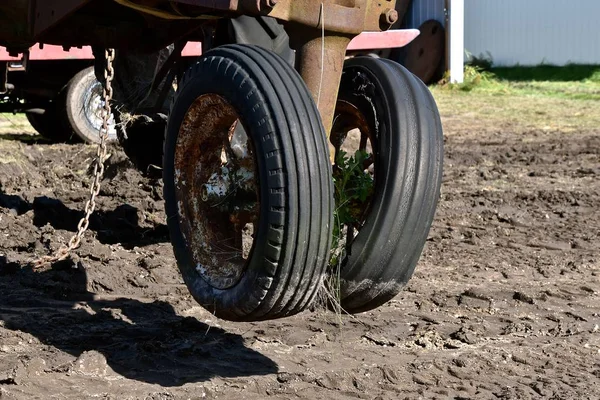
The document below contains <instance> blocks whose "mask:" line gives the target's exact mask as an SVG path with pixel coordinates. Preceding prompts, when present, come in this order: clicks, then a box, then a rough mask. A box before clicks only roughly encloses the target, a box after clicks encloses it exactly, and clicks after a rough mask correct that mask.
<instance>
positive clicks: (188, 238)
mask: <svg viewBox="0 0 600 400" xmlns="http://www.w3.org/2000/svg"><path fill="white" fill-rule="evenodd" d="M256 165H257V164H256V159H255V152H254V148H253V146H252V143H251V140H250V139H249V137H248V136H247V135H246V133H245V130H244V129H243V127H242V124H241V123H240V120H239V117H238V114H237V113H236V111H235V109H234V108H233V107H232V106H231V105H230V104H229V103H228V102H227V101H226V100H225V99H224V98H223V97H221V96H219V95H216V94H205V95H202V96H200V97H198V98H197V99H196V100H195V101H194V103H193V104H192V105H191V106H190V108H189V109H188V111H187V112H186V114H185V116H184V118H183V122H182V124H181V127H180V129H179V133H178V137H177V143H176V147H175V196H176V199H177V207H178V217H179V226H180V229H181V232H182V234H183V238H184V240H185V243H186V246H187V248H188V251H189V254H190V256H191V259H192V261H193V263H194V265H195V268H196V271H197V272H198V274H199V275H200V276H201V277H202V278H203V279H204V280H205V281H206V282H207V283H208V284H209V285H211V286H213V287H215V288H217V289H228V288H230V287H232V286H234V285H235V284H236V283H238V282H239V281H240V279H241V277H242V275H243V274H244V271H245V270H246V268H247V264H248V261H249V260H250V258H251V255H252V250H253V247H254V236H255V234H256V229H257V226H258V220H259V210H260V198H259V190H258V189H259V185H258V172H257V167H256Z"/></svg>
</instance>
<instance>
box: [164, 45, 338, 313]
mask: <svg viewBox="0 0 600 400" xmlns="http://www.w3.org/2000/svg"><path fill="white" fill-rule="evenodd" d="M208 93H214V94H218V95H220V96H222V97H223V98H225V99H226V100H227V101H228V102H229V103H230V104H231V105H232V106H233V108H234V109H235V110H236V112H237V114H238V116H239V118H240V120H241V122H242V124H243V125H244V128H245V130H246V133H247V134H248V136H249V137H250V139H251V140H252V143H253V145H254V152H255V155H256V158H257V167H256V168H257V173H258V177H259V182H260V185H259V186H260V189H259V191H260V217H259V221H258V229H257V231H255V237H254V246H253V250H252V252H251V255H250V257H249V261H248V263H247V267H246V269H245V272H244V273H243V275H242V277H241V278H240V280H239V281H238V282H237V284H235V285H234V286H232V287H230V288H229V289H216V288H215V287H213V286H211V285H209V284H208V283H207V281H206V280H205V279H204V278H202V277H201V275H200V274H199V273H198V272H196V269H195V268H196V266H195V265H194V262H193V261H192V257H191V255H190V250H189V248H188V244H187V243H186V240H185V239H184V237H183V234H182V232H181V228H180V220H179V218H180V217H179V213H178V200H179V199H178V198H177V195H176V177H175V165H174V162H175V161H174V160H175V145H176V142H177V137H178V132H179V128H180V126H181V124H182V121H183V118H184V115H185V114H186V112H187V110H188V108H189V106H190V104H192V103H193V102H194V101H195V100H196V99H197V98H198V97H199V96H201V95H203V94H208ZM327 149H328V146H327V143H326V139H325V134H324V129H323V126H322V123H321V120H320V116H319V113H318V110H317V108H316V106H315V104H314V101H313V100H312V96H311V94H310V92H309V91H308V89H307V88H306V85H305V84H304V82H303V81H302V79H301V78H300V76H299V75H298V73H297V72H296V71H295V70H294V69H293V68H292V67H291V66H289V65H288V64H287V63H286V62H285V61H284V60H283V59H282V58H281V57H279V56H278V55H276V54H274V53H272V52H270V51H268V50H265V49H262V48H259V47H256V46H248V45H228V46H222V47H219V48H216V49H214V50H211V51H209V52H207V53H206V54H205V55H203V56H202V57H201V58H200V59H199V60H198V62H197V63H196V64H195V65H193V66H192V67H191V68H190V70H188V72H187V73H186V74H185V76H184V78H183V80H182V82H181V84H180V85H179V88H178V91H177V95H176V97H175V100H174V102H173V105H172V107H171V114H170V117H169V123H168V127H167V134H166V139H165V149H164V163H163V164H164V170H163V178H164V197H165V208H166V214H167V222H168V226H169V230H170V233H171V241H172V243H173V248H174V251H175V256H176V259H177V263H178V266H179V268H180V270H181V273H182V275H183V278H184V281H185V283H186V285H187V286H188V288H189V290H190V292H191V294H192V295H193V296H194V298H195V299H196V300H197V301H198V302H199V303H200V304H201V305H202V306H203V307H205V308H206V309H207V310H209V311H210V312H212V313H214V314H215V315H216V316H217V317H219V318H223V319H228V320H233V321H254V320H267V319H274V318H280V317H285V316H289V315H292V314H295V313H298V312H300V311H302V310H303V309H305V308H307V307H308V306H309V305H310V303H311V301H312V299H313V298H314V296H315V294H316V292H317V290H318V289H319V288H320V287H321V286H322V282H323V278H324V274H325V270H326V266H327V260H328V255H329V249H330V245H331V227H332V218H333V185H332V181H331V173H332V172H331V165H330V164H329V157H328V150H327Z"/></svg>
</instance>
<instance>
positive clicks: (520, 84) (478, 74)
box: [431, 65, 600, 131]
mask: <svg viewBox="0 0 600 400" xmlns="http://www.w3.org/2000/svg"><path fill="white" fill-rule="evenodd" d="M431 90H432V92H433V94H434V96H435V98H436V100H437V102H438V105H439V108H440V111H441V113H442V115H443V116H445V117H446V119H447V120H448V121H451V122H450V123H451V124H453V125H455V126H459V125H461V126H464V127H465V128H466V127H468V126H472V127H476V128H478V129H483V130H492V129H497V130H499V131H501V130H502V129H504V128H503V127H506V126H510V127H511V129H518V130H524V131H527V130H531V129H542V130H548V129H561V130H565V131H570V130H579V129H595V130H597V129H599V127H600V66H586V65H569V66H566V67H553V66H546V65H542V66H539V67H514V68H492V69H490V70H489V71H484V70H482V69H479V68H476V67H472V66H467V67H466V69H465V82H464V83H463V84H458V85H453V84H449V83H447V82H446V83H444V82H442V83H441V84H438V85H433V86H432V87H431Z"/></svg>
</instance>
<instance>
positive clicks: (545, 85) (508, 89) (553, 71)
mask: <svg viewBox="0 0 600 400" xmlns="http://www.w3.org/2000/svg"><path fill="white" fill-rule="evenodd" d="M440 86H441V87H443V88H447V89H452V90H460V91H475V92H479V93H489V94H493V95H497V96H506V95H510V96H514V95H527V96H532V97H539V96H541V97H556V98H566V99H575V100H596V101H597V100H600V66H597V67H594V66H584V65H572V66H566V67H553V66H539V67H514V68H493V69H491V70H490V71H483V70H481V69H478V68H476V67H471V66H467V67H466V68H465V82H464V83H462V84H457V85H454V84H448V83H442V85H440Z"/></svg>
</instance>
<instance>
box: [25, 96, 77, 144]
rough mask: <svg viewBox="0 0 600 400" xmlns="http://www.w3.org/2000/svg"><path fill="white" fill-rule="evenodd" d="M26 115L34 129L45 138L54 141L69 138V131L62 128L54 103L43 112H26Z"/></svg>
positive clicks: (63, 140)
mask: <svg viewBox="0 0 600 400" xmlns="http://www.w3.org/2000/svg"><path fill="white" fill-rule="evenodd" d="M25 116H26V117H27V120H28V121H29V123H30V124H31V126H32V127H33V129H35V130H36V132H37V133H39V134H40V135H42V136H43V137H44V138H46V139H48V140H51V141H53V142H66V141H68V140H69V132H65V131H64V129H62V126H61V124H60V123H59V118H58V116H57V113H56V110H55V107H54V104H52V103H49V104H48V107H46V109H45V110H44V113H43V114H36V113H26V114H25Z"/></svg>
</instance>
